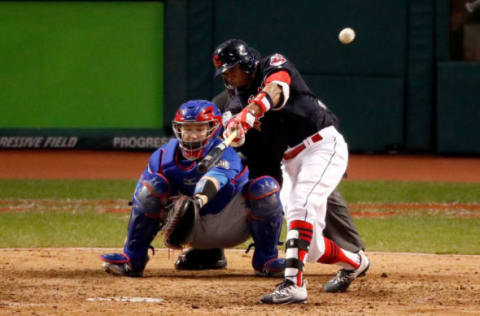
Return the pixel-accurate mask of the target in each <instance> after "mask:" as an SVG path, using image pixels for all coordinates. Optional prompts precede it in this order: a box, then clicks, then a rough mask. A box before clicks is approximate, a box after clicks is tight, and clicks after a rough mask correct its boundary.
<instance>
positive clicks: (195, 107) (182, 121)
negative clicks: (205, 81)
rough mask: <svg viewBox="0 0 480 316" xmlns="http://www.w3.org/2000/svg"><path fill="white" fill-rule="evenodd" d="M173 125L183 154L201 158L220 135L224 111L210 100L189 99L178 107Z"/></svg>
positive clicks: (193, 158) (189, 157) (191, 158)
mask: <svg viewBox="0 0 480 316" xmlns="http://www.w3.org/2000/svg"><path fill="white" fill-rule="evenodd" d="M172 127H173V132H174V133H175V136H176V137H177V139H178V141H179V145H180V148H181V150H182V154H183V156H184V157H185V158H187V159H189V160H196V159H200V158H202V157H203V156H204V155H205V153H206V152H208V151H209V150H210V149H211V148H212V146H213V141H212V140H213V139H214V138H216V137H218V136H219V135H220V129H221V127H222V113H221V112H220V110H219V109H218V108H217V106H216V105H215V104H213V103H212V102H210V101H207V100H192V101H188V102H186V103H184V104H182V105H181V106H180V108H179V109H178V111H177V113H176V114H175V118H174V120H173V122H172ZM192 135H193V136H192Z"/></svg>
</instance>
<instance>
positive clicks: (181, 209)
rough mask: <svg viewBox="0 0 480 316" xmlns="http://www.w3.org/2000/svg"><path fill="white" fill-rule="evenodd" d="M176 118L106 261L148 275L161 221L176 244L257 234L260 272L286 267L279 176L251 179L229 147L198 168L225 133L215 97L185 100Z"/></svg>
mask: <svg viewBox="0 0 480 316" xmlns="http://www.w3.org/2000/svg"><path fill="white" fill-rule="evenodd" d="M172 124H173V129H174V132H175V136H176V138H175V139H172V140H171V141H170V142H168V143H167V144H165V145H163V146H161V147H160V148H159V149H157V150H156V151H155V152H154V153H153V154H152V155H151V157H150V159H149V162H148V165H147V167H146V168H145V171H144V172H143V174H142V175H141V176H140V179H139V180H138V183H137V186H136V189H135V192H134V195H133V206H132V211H131V215H130V221H129V224H128V232H127V238H126V241H125V244H124V248H123V253H111V254H104V255H102V256H101V259H102V260H103V261H104V263H103V269H104V270H105V271H106V272H109V273H112V274H115V275H122V276H132V277H138V276H142V275H143V272H144V270H145V266H146V264H147V262H148V260H149V258H148V254H147V253H148V249H149V248H151V245H150V244H151V242H152V241H153V239H154V238H155V236H156V234H157V232H158V231H159V229H160V228H162V227H163V231H164V238H165V241H166V244H167V245H168V246H170V247H174V248H179V247H182V245H184V244H188V245H191V246H192V247H194V248H195V249H211V248H227V247H233V246H236V245H239V244H241V243H243V242H244V241H246V240H247V239H248V238H249V237H250V236H251V237H252V238H253V240H254V242H255V252H254V254H253V258H252V266H253V268H254V270H255V272H256V274H258V275H261V276H279V275H283V273H284V269H285V259H283V258H278V250H277V244H278V240H279V238H280V231H281V227H282V220H283V209H282V205H281V203H280V197H279V191H280V185H279V184H278V182H277V181H276V180H275V179H274V178H272V177H268V176H265V177H260V178H255V179H252V180H249V179H248V176H249V172H248V168H247V167H244V166H243V164H242V162H241V160H240V157H239V156H238V154H237V153H236V152H235V150H234V149H233V148H230V147H229V148H227V150H226V151H225V152H224V153H223V155H222V157H221V159H220V160H219V161H218V163H217V164H216V165H215V166H214V167H212V168H211V169H210V170H209V171H207V172H206V173H205V174H200V173H199V172H198V171H197V164H198V162H199V160H201V159H202V158H203V157H204V156H205V154H206V153H207V152H208V151H209V150H211V149H212V148H213V147H215V146H216V145H218V144H219V143H220V142H221V141H222V140H221V139H220V138H219V134H220V131H221V128H222V124H221V112H220V110H219V109H218V108H217V107H216V106H215V105H214V104H213V103H211V102H209V101H205V100H193V101H189V102H187V103H185V104H183V105H181V106H180V108H179V109H178V111H177V113H176V115H175V119H174V120H173V122H172ZM172 200H173V201H174V203H173V206H169V204H170V203H169V202H171V201H172ZM215 262H217V260H215ZM220 267H221V266H220Z"/></svg>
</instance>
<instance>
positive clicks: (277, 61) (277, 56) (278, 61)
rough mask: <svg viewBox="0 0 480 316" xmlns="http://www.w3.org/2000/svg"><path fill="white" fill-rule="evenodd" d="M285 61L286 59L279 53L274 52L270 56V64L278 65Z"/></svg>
mask: <svg viewBox="0 0 480 316" xmlns="http://www.w3.org/2000/svg"><path fill="white" fill-rule="evenodd" d="M286 62H287V59H286V58H285V57H283V56H282V55H280V54H275V55H273V56H272V57H270V65H271V66H280V65H283V64H284V63H286Z"/></svg>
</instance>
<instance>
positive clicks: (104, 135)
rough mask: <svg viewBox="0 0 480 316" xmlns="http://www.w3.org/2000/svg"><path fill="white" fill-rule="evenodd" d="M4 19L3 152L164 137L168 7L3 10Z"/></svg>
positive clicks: (8, 6)
mask: <svg viewBox="0 0 480 316" xmlns="http://www.w3.org/2000/svg"><path fill="white" fill-rule="evenodd" d="M0 21H1V23H0V44H1V49H0V69H1V71H0V87H1V88H0V128H1V129H2V130H1V131H0V133H1V136H0V147H3V148H17V147H22V144H30V145H29V146H30V148H35V147H38V148H53V147H73V148H76V147H84V146H85V147H92V146H93V147H100V148H102V147H105V146H106V147H117V146H116V145H115V142H114V137H157V138H158V137H162V136H163V134H164V131H163V94H164V90H163V88H164V84H163V65H164V62H163V55H164V3H163V2H159V1H150V2H133V1H122V2H115V1H106V2H101V1H94V2H86V1H72V2H68V1H67V2H57V1H37V2H23V1H15V2H0ZM2 137H3V138H2ZM14 137H17V138H14ZM29 137H30V138H29ZM31 137H36V138H35V139H36V140H37V141H31V139H32V138H31ZM52 137H54V138H52ZM39 139H40V140H42V139H43V141H39ZM53 140H55V141H53ZM117 143H119V142H117ZM124 143H125V142H124ZM130 143H133V142H130ZM157 143H158V142H157ZM32 144H33V145H32ZM27 147H28V146H27ZM152 147H153V146H152Z"/></svg>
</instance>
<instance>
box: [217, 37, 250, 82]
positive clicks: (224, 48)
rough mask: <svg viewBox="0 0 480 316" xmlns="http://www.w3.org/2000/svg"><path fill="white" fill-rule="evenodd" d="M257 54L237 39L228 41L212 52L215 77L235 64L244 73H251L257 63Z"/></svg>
mask: <svg viewBox="0 0 480 316" xmlns="http://www.w3.org/2000/svg"><path fill="white" fill-rule="evenodd" d="M257 57H258V53H257V52H256V51H255V50H254V49H252V48H250V47H248V45H247V43H245V42H244V41H242V40H239V39H229V40H227V41H225V42H223V43H222V44H220V45H218V47H217V48H216V49H215V51H214V52H213V65H214V66H215V69H216V70H215V76H218V75H220V74H222V73H224V72H225V71H226V70H228V69H230V68H232V67H233V66H235V65H236V64H240V68H241V69H242V70H243V71H244V72H245V73H252V72H253V71H255V67H256V66H257V63H258V58H257Z"/></svg>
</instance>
